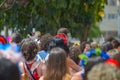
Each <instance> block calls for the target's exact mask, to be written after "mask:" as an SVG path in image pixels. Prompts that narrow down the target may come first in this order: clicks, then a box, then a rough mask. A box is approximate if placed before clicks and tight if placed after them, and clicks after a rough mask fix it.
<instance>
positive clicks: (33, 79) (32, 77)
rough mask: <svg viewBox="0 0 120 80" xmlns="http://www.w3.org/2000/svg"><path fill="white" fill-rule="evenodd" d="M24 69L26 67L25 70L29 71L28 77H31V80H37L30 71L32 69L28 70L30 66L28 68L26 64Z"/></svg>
mask: <svg viewBox="0 0 120 80" xmlns="http://www.w3.org/2000/svg"><path fill="white" fill-rule="evenodd" d="M24 67H25V70H26V71H27V73H28V75H29V76H30V78H31V79H32V80H35V78H34V76H33V75H32V73H31V71H30V69H29V68H28V66H27V64H26V63H24Z"/></svg>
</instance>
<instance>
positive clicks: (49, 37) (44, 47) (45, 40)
mask: <svg viewBox="0 0 120 80" xmlns="http://www.w3.org/2000/svg"><path fill="white" fill-rule="evenodd" d="M52 38H53V36H52V35H50V34H49V33H46V34H44V35H43V36H42V37H41V45H40V49H41V50H45V51H48V46H49V43H50V41H51V40H52Z"/></svg>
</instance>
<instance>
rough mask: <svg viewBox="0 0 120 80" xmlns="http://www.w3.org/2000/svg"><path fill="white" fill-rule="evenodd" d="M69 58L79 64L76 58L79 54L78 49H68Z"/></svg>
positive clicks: (77, 47) (76, 47)
mask: <svg viewBox="0 0 120 80" xmlns="http://www.w3.org/2000/svg"><path fill="white" fill-rule="evenodd" d="M69 50H70V54H69V55H70V58H71V59H72V60H73V61H75V63H76V64H79V61H80V59H79V58H78V55H79V54H80V47H79V46H75V47H70V49H69Z"/></svg>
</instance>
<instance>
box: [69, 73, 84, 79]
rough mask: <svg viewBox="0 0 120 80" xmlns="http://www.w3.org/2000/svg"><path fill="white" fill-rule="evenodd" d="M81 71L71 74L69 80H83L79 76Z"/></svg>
mask: <svg viewBox="0 0 120 80" xmlns="http://www.w3.org/2000/svg"><path fill="white" fill-rule="evenodd" d="M80 74H81V72H77V73H75V74H73V76H72V78H71V80H83V79H82V77H81V76H80Z"/></svg>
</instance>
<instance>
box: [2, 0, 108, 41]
mask: <svg viewBox="0 0 120 80" xmlns="http://www.w3.org/2000/svg"><path fill="white" fill-rule="evenodd" d="M22 1H24V3H22ZM106 3H107V2H106V0H18V2H16V3H15V4H14V6H13V7H12V8H11V9H8V10H5V9H2V8H0V26H4V25H8V26H9V27H11V28H13V29H15V28H16V29H17V30H19V29H20V32H21V33H22V34H27V33H29V32H31V30H32V28H33V27H34V28H36V29H37V30H39V31H41V32H42V33H46V32H50V33H51V34H55V33H56V31H57V30H58V28H60V27H67V28H68V29H69V30H70V32H71V33H72V35H73V36H74V37H79V38H80V39H81V38H84V40H85V39H87V37H88V35H89V33H90V35H89V37H90V38H92V37H96V36H98V35H100V34H99V33H100V31H99V28H98V27H97V26H94V24H96V22H98V21H100V20H102V17H103V15H104V11H103V9H104V6H105V5H106ZM90 30H91V31H90ZM93 32H94V33H93ZM96 33H97V34H98V35H94V34H96ZM83 36H84V37H83Z"/></svg>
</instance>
